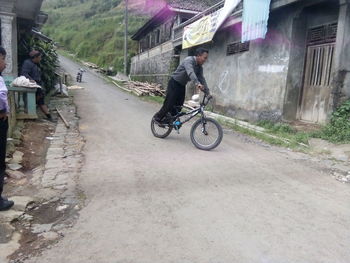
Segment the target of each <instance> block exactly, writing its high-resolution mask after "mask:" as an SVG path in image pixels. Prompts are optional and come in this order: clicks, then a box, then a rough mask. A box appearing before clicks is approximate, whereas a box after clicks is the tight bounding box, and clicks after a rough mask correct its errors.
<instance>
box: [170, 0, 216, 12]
mask: <svg viewBox="0 0 350 263" xmlns="http://www.w3.org/2000/svg"><path fill="white" fill-rule="evenodd" d="M221 1H222V0H167V2H168V4H169V5H170V6H171V7H173V8H179V9H186V10H193V11H204V10H206V9H208V8H209V7H211V6H213V5H215V4H217V3H219V2H221Z"/></svg>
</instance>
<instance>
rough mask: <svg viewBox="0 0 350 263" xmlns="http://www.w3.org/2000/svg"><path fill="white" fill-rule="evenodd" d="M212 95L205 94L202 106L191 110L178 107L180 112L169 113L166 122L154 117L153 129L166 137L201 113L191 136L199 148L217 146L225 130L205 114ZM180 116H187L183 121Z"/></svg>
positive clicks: (206, 149) (159, 136)
mask: <svg viewBox="0 0 350 263" xmlns="http://www.w3.org/2000/svg"><path fill="white" fill-rule="evenodd" d="M211 99H212V96H210V95H207V94H205V95H204V96H203V100H202V102H201V103H200V107H199V108H196V109H193V110H191V111H189V112H181V111H179V110H178V109H179V108H182V107H178V108H177V111H178V113H177V114H176V115H175V116H171V114H170V113H168V116H166V117H165V118H166V122H164V123H158V122H156V121H155V120H154V119H152V121H151V130H152V133H153V135H154V136H155V137H157V138H162V139H163V138H166V137H167V136H169V134H170V133H171V131H172V130H173V129H175V130H176V131H177V133H179V130H180V128H181V127H182V125H183V124H184V123H186V122H188V121H190V120H191V119H192V118H194V117H195V116H197V115H198V114H200V115H201V116H200V118H199V119H198V120H196V121H195V122H194V123H193V125H192V128H191V132H190V136H191V141H192V143H193V144H194V146H196V147H197V148H198V149H201V150H205V151H209V150H212V149H214V148H216V147H217V146H218V145H219V144H220V143H221V141H222V137H223V131H222V127H221V125H220V124H219V123H218V122H217V121H216V120H214V119H212V118H208V117H206V116H205V113H204V109H205V106H207V105H208V103H209V101H210V100H211ZM180 118H185V119H184V120H182V121H181V119H180Z"/></svg>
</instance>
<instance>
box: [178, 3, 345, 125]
mask: <svg viewBox="0 0 350 263" xmlns="http://www.w3.org/2000/svg"><path fill="white" fill-rule="evenodd" d="M223 4H224V2H223V1H222V2H220V3H218V4H217V5H215V6H212V8H211V9H209V10H206V11H205V12H202V13H200V14H199V15H196V16H195V17H193V18H191V19H190V20H188V21H186V22H184V23H182V24H180V25H178V26H176V27H174V33H173V47H174V49H175V50H181V51H180V52H179V54H180V60H182V59H184V58H185V57H186V56H188V55H192V54H193V49H184V50H183V49H182V46H181V45H182V35H183V29H184V27H185V26H186V25H189V24H191V23H193V22H195V21H196V20H198V19H199V18H201V17H203V16H205V15H208V14H210V13H212V12H215V11H216V10H218V9H219V8H221V7H222V6H223ZM242 8H243V5H242V4H240V5H239V6H238V7H237V8H236V9H235V10H234V12H233V13H232V15H231V16H230V17H229V18H228V20H227V21H226V22H225V24H224V25H223V26H222V27H221V29H220V30H219V31H218V32H217V33H216V35H215V37H214V39H213V41H212V42H209V43H207V44H204V45H202V46H204V47H206V48H208V49H209V51H210V55H209V61H208V62H207V64H206V65H205V66H204V71H205V76H206V79H207V82H208V85H209V86H210V89H211V91H212V93H213V95H214V97H215V102H214V111H217V112H221V113H223V114H225V115H227V116H231V117H236V118H238V119H242V120H248V121H257V120H272V121H280V120H286V121H294V120H301V121H305V122H311V123H324V122H326V121H327V120H328V119H329V117H330V115H331V113H332V112H333V111H334V109H335V107H337V106H338V105H339V104H340V103H341V102H342V101H343V100H344V99H347V98H349V97H350V1H349V0H271V6H270V17H269V21H268V32H267V35H266V38H265V39H258V40H254V41H250V42H247V43H241V22H242ZM192 92H193V91H192ZM188 95H191V94H188Z"/></svg>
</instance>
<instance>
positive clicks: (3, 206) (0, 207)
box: [0, 199, 15, 211]
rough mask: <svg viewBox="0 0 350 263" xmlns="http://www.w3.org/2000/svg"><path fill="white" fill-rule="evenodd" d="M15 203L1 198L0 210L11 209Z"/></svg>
mask: <svg viewBox="0 0 350 263" xmlns="http://www.w3.org/2000/svg"><path fill="white" fill-rule="evenodd" d="M14 204H15V203H14V202H13V201H9V200H4V199H3V200H1V201H0V211H6V210H9V209H10V208H11V207H12V206H13V205H14Z"/></svg>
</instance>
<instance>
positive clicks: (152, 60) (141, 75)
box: [130, 42, 178, 89]
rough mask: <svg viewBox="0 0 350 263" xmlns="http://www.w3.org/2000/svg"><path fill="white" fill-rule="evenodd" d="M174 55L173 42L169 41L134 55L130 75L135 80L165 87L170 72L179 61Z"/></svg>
mask: <svg viewBox="0 0 350 263" xmlns="http://www.w3.org/2000/svg"><path fill="white" fill-rule="evenodd" d="M173 55H174V51H173V48H172V43H171V42H169V43H166V44H163V45H162V46H158V47H156V48H153V49H151V50H149V51H146V52H144V53H141V54H139V55H137V56H135V57H133V58H132V60H131V68H130V77H131V78H132V79H133V80H139V81H148V82H153V83H159V84H162V87H163V88H164V89H165V88H166V86H167V82H168V79H169V74H171V72H172V70H173V68H174V67H176V66H177V63H178V62H177V59H176V58H174V56H173ZM174 64H175V65H174Z"/></svg>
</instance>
